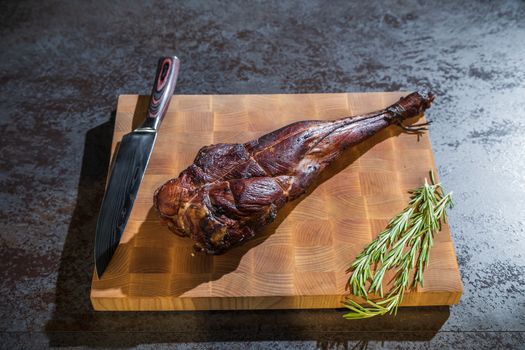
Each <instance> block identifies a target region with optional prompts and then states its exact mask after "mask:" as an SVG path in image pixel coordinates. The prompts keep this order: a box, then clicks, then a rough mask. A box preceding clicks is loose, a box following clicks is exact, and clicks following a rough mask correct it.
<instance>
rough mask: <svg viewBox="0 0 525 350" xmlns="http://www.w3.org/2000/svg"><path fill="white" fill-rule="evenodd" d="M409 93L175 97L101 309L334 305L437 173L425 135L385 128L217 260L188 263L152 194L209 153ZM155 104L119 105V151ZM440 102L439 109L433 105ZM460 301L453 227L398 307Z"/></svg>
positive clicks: (100, 292)
mask: <svg viewBox="0 0 525 350" xmlns="http://www.w3.org/2000/svg"><path fill="white" fill-rule="evenodd" d="M403 95H404V93H401V92H389V93H348V94H345V93H339V94H301V95H198V96H189V95H187V96H183V95H176V96H174V97H173V100H172V103H171V106H170V108H169V110H168V113H167V115H166V117H165V119H164V122H163V125H162V126H161V128H160V131H159V135H158V139H157V143H156V146H155V149H154V151H153V154H152V157H151V159H150V163H149V166H148V169H147V171H146V174H145V176H144V181H143V183H142V185H141V188H140V190H139V193H138V196H137V200H136V202H135V206H134V208H133V210H132V212H131V216H130V219H129V222H128V225H127V227H126V231H125V232H124V234H123V237H122V240H121V242H120V245H119V247H118V249H117V251H116V253H115V255H114V257H113V260H112V261H111V263H110V265H109V267H108V269H107V270H106V273H105V274H104V276H103V278H102V279H101V280H98V279H97V278H96V277H95V276H94V278H93V282H92V288H91V301H92V303H93V307H94V308H95V309H96V310H208V309H279V308H298V309H303V308H337V307H341V301H342V300H343V295H344V294H345V283H346V281H347V278H348V276H347V274H346V273H345V270H346V269H347V267H348V266H349V264H350V263H351V262H352V261H353V259H354V257H355V256H356V255H357V254H358V253H359V252H360V251H361V250H362V249H363V247H364V246H365V245H366V244H367V243H369V242H370V241H371V240H372V239H373V238H374V237H375V236H376V235H377V234H378V233H379V232H380V231H381V230H382V229H383V228H384V227H385V225H386V224H387V222H388V220H389V219H390V218H391V217H392V216H393V215H395V214H396V213H397V212H399V211H400V210H402V209H403V208H404V207H405V206H406V204H407V200H408V194H407V190H408V189H410V188H414V187H418V186H420V185H421V184H422V183H423V181H424V178H425V176H427V174H428V171H429V170H430V169H434V171H435V164H434V159H433V155H432V150H431V145H430V142H429V138H428V135H423V136H422V137H420V139H419V141H418V137H417V136H414V135H407V134H402V133H400V129H399V128H396V127H390V128H388V129H386V130H384V131H383V132H381V133H379V134H378V135H375V136H374V137H373V138H371V139H369V140H368V141H367V142H365V143H364V144H361V145H359V146H358V147H356V148H354V149H350V150H348V151H347V152H346V153H345V155H344V157H343V158H342V159H339V160H338V161H337V162H336V163H334V164H332V166H330V167H329V168H328V169H326V170H325V172H324V173H323V174H322V177H321V178H320V179H319V181H318V182H317V184H316V185H315V186H314V187H313V188H312V190H311V191H310V192H309V194H308V195H306V196H303V197H301V198H300V199H299V200H296V201H294V202H292V203H289V204H288V205H287V206H286V207H285V208H284V209H283V210H282V211H281V212H280V215H279V216H278V218H277V219H276V221H275V222H274V223H273V224H272V225H271V226H270V227H268V228H266V229H265V230H264V231H263V232H262V233H261V234H260V235H259V236H257V237H256V238H255V239H254V240H252V241H250V242H249V243H247V244H245V245H243V246H239V247H236V248H234V249H232V250H230V251H228V252H227V253H226V254H224V255H221V256H208V255H203V254H196V255H195V256H194V255H192V241H191V240H190V239H187V238H186V239H184V238H180V237H178V236H176V235H175V234H173V233H171V232H170V231H169V230H168V229H167V227H165V226H161V224H160V223H159V220H158V218H157V216H156V213H155V212H154V209H153V208H152V204H153V203H152V198H153V193H154V191H155V189H156V188H157V187H158V186H160V185H161V184H162V183H164V182H165V181H166V180H168V179H170V178H172V177H176V176H177V175H178V174H179V173H180V172H181V171H182V170H183V169H185V168H186V167H187V166H188V165H190V164H191V163H192V161H193V158H194V157H195V155H196V154H197V151H198V150H199V149H200V148H201V147H202V146H204V145H208V144H212V143H219V142H245V141H248V140H250V139H253V138H256V137H258V136H260V135H263V134H265V133H267V132H269V131H272V130H275V129H277V128H280V127H282V126H284V125H286V124H289V123H291V122H294V121H298V120H303V119H326V120H329V119H335V118H340V117H343V116H348V115H356V114H362V113H366V112H371V111H375V110H379V109H381V108H383V107H385V106H388V105H390V104H391V103H393V102H395V101H396V100H397V99H399V98H400V97H401V96H403ZM147 103H148V97H146V96H140V97H139V96H135V95H123V96H120V98H119V101H118V108H117V115H116V121H115V132H114V135H113V151H114V150H115V147H116V146H117V144H118V142H119V141H120V139H121V138H122V136H123V135H124V134H126V133H128V132H130V131H131V130H132V129H133V127H136V126H137V125H138V124H140V122H141V120H142V117H143V116H144V115H145V113H146V109H147ZM437 103H439V101H437ZM461 292H462V284H461V280H460V275H459V270H458V264H457V260H456V256H455V253H454V247H453V244H452V240H451V236H450V232H449V228H448V226H447V225H444V227H443V230H442V231H441V232H440V233H439V234H438V235H437V236H436V238H435V246H434V247H433V249H432V251H431V255H430V264H429V266H428V268H427V269H426V271H425V287H424V288H419V289H418V290H417V291H415V292H410V293H408V294H406V296H405V300H404V302H403V305H406V306H408V305H450V304H455V303H457V302H458V301H459V298H460V296H461Z"/></svg>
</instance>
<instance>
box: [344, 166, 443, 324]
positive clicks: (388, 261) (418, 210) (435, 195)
mask: <svg viewBox="0 0 525 350" xmlns="http://www.w3.org/2000/svg"><path fill="white" fill-rule="evenodd" d="M409 193H410V195H411V196H410V201H409V204H408V206H407V207H406V208H405V209H404V210H403V211H402V212H401V213H399V214H398V215H396V216H395V217H394V218H393V219H392V220H390V222H389V223H388V225H387V226H386V228H385V229H384V230H383V231H382V232H380V233H379V235H378V236H377V238H376V239H374V240H373V241H372V242H371V243H370V244H369V245H368V246H367V247H365V249H364V250H363V251H362V252H361V253H360V254H359V255H358V256H357V257H356V259H355V260H354V262H353V263H352V265H350V268H349V269H348V270H347V273H351V275H350V278H349V279H348V284H347V289H349V290H350V292H351V293H352V294H353V295H355V296H357V297H362V298H364V299H365V304H364V305H360V304H359V303H357V302H356V301H354V300H352V299H350V297H348V298H347V299H346V300H345V302H344V305H345V307H346V308H348V309H349V312H348V313H347V314H345V315H344V316H343V317H344V318H346V319H362V318H369V317H373V316H377V315H384V314H387V313H390V314H395V313H396V312H397V308H398V307H399V305H400V304H401V302H402V301H403V297H404V294H405V291H406V290H407V289H408V288H416V287H417V286H418V285H420V286H423V272H424V269H425V267H426V266H427V264H428V260H429V253H430V249H431V248H432V245H433V242H434V234H435V233H436V232H438V231H439V230H440V229H441V222H446V219H447V218H446V216H447V215H446V209H447V208H449V207H451V206H452V192H450V193H448V194H446V195H445V194H444V191H443V188H442V187H441V184H439V183H435V180H434V174H433V173H432V172H430V184H429V183H428V182H427V180H426V179H425V183H424V185H423V186H421V187H419V188H416V189H413V190H411V191H409ZM372 266H375V267H376V269H375V271H373V269H372ZM392 269H395V272H396V273H395V275H394V278H393V283H392V288H391V290H390V291H389V292H388V294H387V295H386V296H384V291H383V280H384V277H385V275H386V272H387V271H389V270H392ZM413 269H415V272H414V277H413V281H412V283H411V282H410V279H409V276H410V272H411V271H412V270H413ZM370 294H376V295H379V296H380V299H378V300H371V299H369V298H368V297H369V295H370Z"/></svg>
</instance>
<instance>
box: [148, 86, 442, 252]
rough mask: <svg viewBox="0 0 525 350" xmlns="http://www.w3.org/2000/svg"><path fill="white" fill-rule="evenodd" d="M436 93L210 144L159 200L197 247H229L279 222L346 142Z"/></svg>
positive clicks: (423, 104) (416, 110)
mask: <svg viewBox="0 0 525 350" xmlns="http://www.w3.org/2000/svg"><path fill="white" fill-rule="evenodd" d="M432 100H433V95H432V94H431V93H430V92H415V93H412V94H410V95H408V96H406V97H404V98H402V99H401V100H399V101H398V102H397V103H395V104H393V105H392V106H390V107H388V108H386V109H384V110H382V111H378V112H375V113H370V114H366V115H361V116H355V117H347V118H342V119H338V120H334V121H319V120H306V121H301V122H297V123H293V124H290V125H287V126H285V127H283V128H281V129H278V130H275V131H273V132H271V133H269V134H266V135H264V136H261V137H260V138H259V139H257V140H253V141H250V142H247V143H244V144H224V143H223V144H217V145H211V146H206V147H203V148H201V149H200V150H199V152H198V154H197V157H196V158H195V161H194V162H193V164H192V165H190V166H189V167H188V168H187V169H186V170H184V171H183V172H182V173H181V174H180V175H179V177H177V178H175V179H171V180H169V181H168V182H166V183H165V184H164V185H162V186H161V187H159V188H158V189H157V191H156V192H155V197H154V203H155V207H156V208H157V211H158V213H159V215H160V217H161V218H162V220H163V221H164V222H166V223H167V224H168V227H169V228H170V230H172V231H173V232H175V233H177V234H179V235H181V236H188V237H191V238H192V239H193V240H194V241H195V248H196V249H197V250H204V251H205V252H207V253H209V254H220V253H223V252H224V251H226V250H227V249H228V248H230V247H232V246H234V245H237V244H239V243H241V242H244V241H246V240H249V239H250V238H252V237H253V236H254V235H255V233H256V230H257V229H259V228H260V227H262V226H264V225H267V224H269V223H270V222H272V221H273V220H274V219H275V217H276V215H277V211H278V210H279V209H280V208H282V206H283V205H284V204H285V203H286V202H288V201H291V200H294V199H295V198H297V197H299V196H300V195H301V194H303V193H304V192H305V190H306V189H307V188H308V186H309V185H310V184H312V182H313V181H314V179H315V178H316V177H317V176H318V175H319V173H320V172H321V171H322V170H323V169H324V168H325V167H326V166H327V165H328V164H329V163H330V162H331V161H333V160H334V159H336V158H337V157H338V156H339V155H340V154H341V153H342V152H343V151H344V150H345V149H346V148H348V147H350V146H353V145H356V144H358V143H360V142H361V141H363V140H365V139H366V138H368V137H370V136H372V135H374V134H375V133H377V132H378V131H380V130H382V129H384V128H386V127H387V126H389V125H391V124H399V123H400V122H402V121H403V120H404V119H407V118H411V117H415V116H417V115H420V114H421V113H422V112H423V111H424V110H425V109H427V108H428V107H430V104H431V103H432Z"/></svg>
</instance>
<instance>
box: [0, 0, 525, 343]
mask: <svg viewBox="0 0 525 350" xmlns="http://www.w3.org/2000/svg"><path fill="white" fill-rule="evenodd" d="M172 53H176V54H177V55H178V56H179V57H180V58H181V61H182V72H181V75H180V79H179V84H178V87H177V93H179V94H200V93H207V94H220V93H296V92H345V91H393V90H413V89H416V88H418V87H422V86H426V87H430V88H431V89H432V90H434V91H435V92H436V94H437V99H436V103H435V104H434V106H433V107H432V109H431V111H430V112H429V113H428V116H429V118H430V119H432V120H433V121H434V124H433V125H432V128H431V132H432V133H431V139H432V143H433V146H434V149H435V154H436V161H437V164H438V167H439V172H440V175H441V178H442V180H443V182H444V185H445V186H446V188H447V189H449V190H453V191H454V192H455V199H456V207H455V208H454V209H453V210H451V211H450V223H451V228H452V232H453V236H454V240H455V246H456V249H457V255H458V259H459V264H460V269H461V274H462V278H463V282H464V285H465V292H464V295H463V298H462V300H461V302H460V303H459V305H457V306H454V307H452V308H450V309H449V308H420V309H402V310H401V311H400V312H399V315H398V317H397V318H393V317H384V318H381V319H373V320H367V321H362V322H347V321H346V322H345V321H343V320H342V319H341V315H342V311H341V310H324V311H323V310H317V311H293V310H288V311H255V312H254V311H246V312H173V313H94V312H93V311H92V310H91V306H90V303H89V282H90V277H91V272H92V268H93V265H92V260H93V259H92V250H93V239H94V228H95V222H96V217H97V211H98V208H99V205H100V201H101V198H102V194H103V186H104V181H105V176H106V168H107V163H108V156H109V145H110V141H111V140H110V139H111V133H112V129H113V116H112V113H113V111H114V109H115V107H116V101H117V96H118V95H119V94H124V93H128V94H137V93H140V94H148V93H149V91H150V85H151V83H152V79H153V74H154V68H155V64H156V59H157V56H160V55H163V54H172ZM0 107H1V108H0V123H1V130H2V132H3V133H2V137H1V139H0V171H1V172H0V192H1V197H0V198H1V201H0V220H1V231H0V232H1V238H0V259H1V271H0V294H1V303H0V331H1V332H2V333H1V335H0V337H1V339H0V347H1V348H6V349H13V348H30V347H32V348H40V347H46V346H72V347H74V346H92V347H99V346H100V347H124V346H139V347H141V348H157V347H158V346H159V345H163V346H166V347H168V346H169V345H168V344H171V346H175V345H177V344H178V346H179V347H180V348H181V349H189V348H193V347H194V346H197V347H199V348H208V347H212V346H213V347H214V348H224V349H238V348H243V347H245V346H246V347H253V348H260V349H284V348H295V347H297V348H300V349H312V348H316V347H320V348H332V347H333V348H337V347H348V348H352V347H354V346H355V347H357V348H359V347H365V346H368V347H369V348H372V349H375V348H380V347H385V348H419V347H424V348H427V347H429V348H470V347H473V348H478V349H482V348H486V349H491V348H494V347H502V348H503V347H514V348H519V347H523V345H522V344H524V343H525V333H524V332H525V286H524V284H525V256H524V255H525V219H524V213H525V196H524V194H525V181H524V180H525V176H524V173H525V158H524V154H523V153H524V144H525V136H524V135H525V118H524V116H525V2H524V1H518V0H516V1H493V2H489V1H482V2H475V1H443V2H441V1H428V2H423V1H415V0H409V1H388V2H387V1H380V0H377V1H376V0H367V1H359V2H350V1H348V0H343V1H333V2H325V1H320V0H319V1H314V0H309V1H260V2H257V3H255V4H248V3H247V2H245V1H220V2H211V1H210V2H208V1H180V2H173V1H151V2H150V1H147V2H143V3H142V2H128V1H2V2H0ZM305 117H307V116H305ZM192 342H195V344H192Z"/></svg>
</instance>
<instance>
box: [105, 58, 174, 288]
mask: <svg viewBox="0 0 525 350" xmlns="http://www.w3.org/2000/svg"><path fill="white" fill-rule="evenodd" d="M178 72H179V59H178V58H177V57H175V56H171V57H161V58H160V59H159V63H158V66H157V74H156V75H155V82H154V84H153V90H152V92H151V98H150V103H149V108H148V112H147V115H146V118H145V119H144V122H143V123H142V125H141V126H140V127H138V128H137V129H135V130H133V131H132V132H130V133H129V134H126V135H124V137H122V141H121V142H120V146H119V148H118V151H117V154H116V155H115V161H114V162H113V167H112V169H111V175H110V178H109V181H108V185H107V188H106V193H105V195H104V199H103V200H102V206H101V208H100V213H99V217H98V222H97V232H96V237H95V269H96V272H97V276H98V278H101V277H102V274H103V273H104V271H105V270H106V267H107V266H108V264H109V262H110V261H111V257H112V256H113V254H114V253H115V250H116V249H117V246H118V244H119V241H120V238H121V237H122V233H123V232H124V228H125V227H126V223H127V222H128V218H129V214H130V213H131V209H132V208H133V202H134V201H135V197H136V196H137V192H138V190H139V186H140V183H141V182H142V178H143V177H144V172H145V171H146V167H147V166H148V161H149V158H150V156H151V151H152V150H153V146H154V144H155V139H156V138H157V130H158V128H159V126H160V123H161V121H162V118H164V115H165V114H166V110H167V109H168V105H169V103H170V100H171V96H172V95H173V90H174V89H175V84H176V81H177V75H178Z"/></svg>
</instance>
